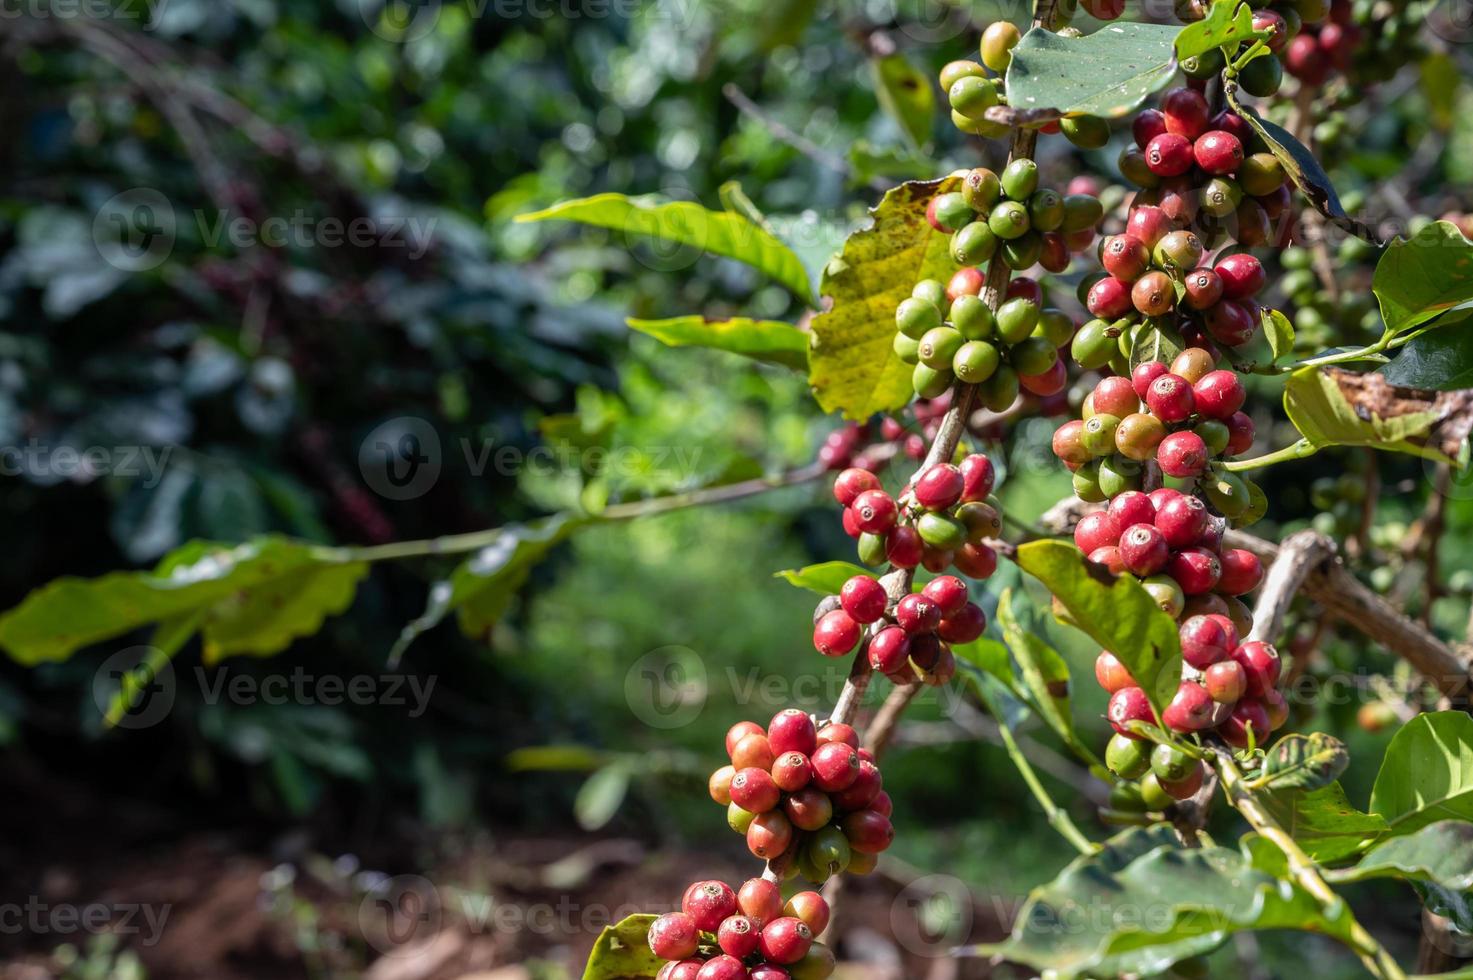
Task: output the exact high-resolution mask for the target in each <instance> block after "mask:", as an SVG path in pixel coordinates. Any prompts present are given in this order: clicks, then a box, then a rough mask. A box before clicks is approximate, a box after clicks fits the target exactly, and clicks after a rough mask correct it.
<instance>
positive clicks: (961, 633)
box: [936, 602, 987, 643]
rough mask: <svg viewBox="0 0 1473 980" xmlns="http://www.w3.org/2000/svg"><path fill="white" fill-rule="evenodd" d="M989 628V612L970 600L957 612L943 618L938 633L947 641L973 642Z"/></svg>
mask: <svg viewBox="0 0 1473 980" xmlns="http://www.w3.org/2000/svg"><path fill="white" fill-rule="evenodd" d="M986 629H987V614H986V613H984V612H983V611H982V607H981V606H979V605H977V604H976V603H973V602H969V603H967V604H966V605H964V606H962V608H961V609H959V610H958V611H957V612H955V613H953V614H952V615H950V616H947V617H946V618H945V619H943V620H941V624H940V625H939V626H937V627H936V631H937V633H938V634H939V635H940V636H941V638H942V639H943V640H945V641H946V642H947V643H971V642H972V641H973V640H975V639H977V638H978V637H979V636H981V635H982V633H983V632H984V631H985V630H986Z"/></svg>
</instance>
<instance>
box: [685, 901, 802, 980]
mask: <svg viewBox="0 0 1473 980" xmlns="http://www.w3.org/2000/svg"><path fill="white" fill-rule="evenodd" d="M812 946H813V930H812V929H809V928H808V926H807V925H806V924H805V923H804V922H803V920H802V919H798V918H794V917H793V916H783V917H782V918H779V919H774V920H773V921H771V922H769V923H768V924H767V925H766V927H764V928H763V930H762V941H761V943H760V944H759V947H758V948H760V949H761V950H762V955H763V957H765V958H766V959H768V960H770V961H772V962H773V963H779V964H784V965H786V964H791V963H796V962H798V961H799V960H801V959H802V958H803V957H805V956H807V955H808V950H809V949H810V948H811V947H812ZM703 980H704V978H703Z"/></svg>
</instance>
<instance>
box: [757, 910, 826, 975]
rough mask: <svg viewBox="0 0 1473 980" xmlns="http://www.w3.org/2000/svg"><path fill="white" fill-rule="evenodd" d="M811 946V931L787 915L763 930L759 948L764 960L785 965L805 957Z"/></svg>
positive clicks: (800, 920) (797, 919) (796, 919)
mask: <svg viewBox="0 0 1473 980" xmlns="http://www.w3.org/2000/svg"><path fill="white" fill-rule="evenodd" d="M812 946H813V930H812V929H809V928H808V926H807V925H806V924H805V923H804V922H803V920H802V919H799V918H795V917H793V916H790V915H789V916H783V917H781V918H778V919H774V920H772V921H771V922H769V923H768V924H767V926H766V927H765V928H763V930H762V941H761V943H760V945H759V948H760V949H761V950H762V955H763V957H764V958H766V959H768V960H770V961H771V962H773V963H778V964H783V965H786V964H791V963H796V962H798V961H799V960H801V959H802V958H803V957H805V956H807V955H808V950H809V948H810V947H812Z"/></svg>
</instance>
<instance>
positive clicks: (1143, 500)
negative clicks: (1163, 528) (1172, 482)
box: [1106, 490, 1156, 544]
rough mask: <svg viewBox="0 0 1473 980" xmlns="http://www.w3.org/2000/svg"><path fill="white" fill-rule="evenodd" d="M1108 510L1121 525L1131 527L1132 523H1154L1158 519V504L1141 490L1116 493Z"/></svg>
mask: <svg viewBox="0 0 1473 980" xmlns="http://www.w3.org/2000/svg"><path fill="white" fill-rule="evenodd" d="M1106 510H1107V511H1108V512H1109V514H1110V516H1111V517H1113V518H1114V519H1115V523H1116V524H1117V525H1118V526H1120V527H1130V526H1131V525H1132V524H1153V523H1155V521H1156V505H1155V504H1153V503H1151V498H1150V497H1148V496H1147V495H1145V494H1143V493H1141V492H1140V491H1139V490H1127V491H1125V492H1124V493H1121V494H1116V495H1115V497H1114V499H1112V500H1111V501H1110V505H1109V507H1107V508H1106ZM1113 543H1114V542H1111V544H1113Z"/></svg>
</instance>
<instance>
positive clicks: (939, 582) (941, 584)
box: [921, 575, 967, 619]
mask: <svg viewBox="0 0 1473 980" xmlns="http://www.w3.org/2000/svg"><path fill="white" fill-rule="evenodd" d="M921 595H923V596H925V597H926V598H927V599H930V600H931V601H932V602H934V603H936V606H937V608H938V609H940V610H941V616H942V618H943V619H944V618H945V617H947V616H953V615H955V614H957V613H959V612H961V609H962V607H963V606H965V605H966V604H967V584H966V583H965V582H963V581H962V580H961V579H959V578H957V577H956V576H955V575H942V576H940V577H938V578H934V579H932V580H931V581H929V582H927V583H926V586H925V588H923V589H921Z"/></svg>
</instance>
